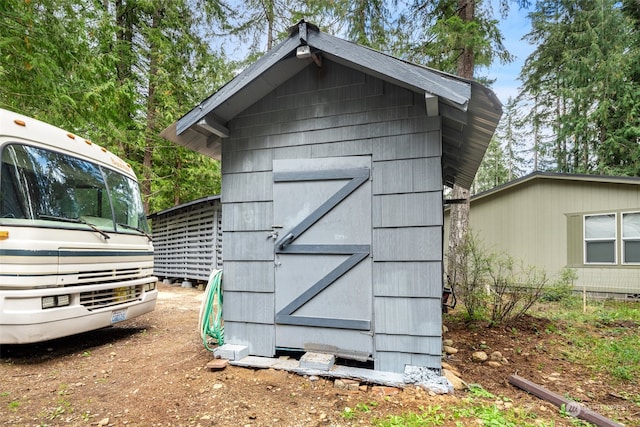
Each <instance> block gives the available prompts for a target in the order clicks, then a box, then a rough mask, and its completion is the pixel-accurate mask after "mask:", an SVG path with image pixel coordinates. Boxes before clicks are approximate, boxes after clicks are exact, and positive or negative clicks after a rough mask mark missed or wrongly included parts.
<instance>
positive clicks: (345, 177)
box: [273, 156, 373, 359]
mask: <svg viewBox="0 0 640 427" xmlns="http://www.w3.org/2000/svg"><path fill="white" fill-rule="evenodd" d="M370 168H371V158H370V157H368V156H366V157H346V158H345V157H341V158H327V159H305V160H275V161H274V164H273V199H274V201H273V204H274V235H276V234H277V236H276V237H275V245H274V251H275V263H276V268H275V287H276V289H275V291H276V296H275V299H276V313H275V317H276V347H278V348H286V349H302V350H324V351H331V352H334V353H336V354H339V355H342V356H344V357H353V358H357V359H364V358H368V357H370V355H371V354H372V352H373V344H372V341H373V338H372V333H371V330H372V304H373V301H372V299H373V297H372V285H371V257H370V253H371V181H370Z"/></svg>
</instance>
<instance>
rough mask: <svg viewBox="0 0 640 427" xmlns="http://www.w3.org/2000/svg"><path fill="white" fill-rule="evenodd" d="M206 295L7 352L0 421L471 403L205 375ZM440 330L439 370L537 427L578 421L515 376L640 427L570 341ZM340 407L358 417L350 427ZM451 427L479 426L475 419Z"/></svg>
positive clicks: (528, 330) (309, 418)
mask: <svg viewBox="0 0 640 427" xmlns="http://www.w3.org/2000/svg"><path fill="white" fill-rule="evenodd" d="M202 296H203V292H202V291H199V290H197V289H189V288H181V287H179V286H168V285H160V294H159V300H158V304H157V307H156V310H155V311H154V312H153V313H149V314H147V315H144V316H141V317H138V318H136V319H132V320H129V321H127V322H124V323H122V324H118V325H117V326H114V327H112V328H108V329H103V330H99V331H94V332H91V333H86V334H82V335H79V336H75V337H70V338H65V339H60V340H54V341H49V342H46V343H41V344H37V345H25V346H3V347H2V348H0V424H1V425H18V426H45V425H50V426H58V425H64V426H76V425H78V426H89V425H93V426H96V425H98V426H107V425H110V426H203V427H204V426H360V425H371V424H372V423H373V422H374V420H375V419H381V418H386V417H387V416H389V415H401V414H404V413H407V412H408V411H415V412H420V411H421V408H427V407H435V406H442V407H446V406H447V405H448V404H460V403H461V401H463V400H464V399H465V398H466V397H467V396H468V394H467V392H466V391H456V392H455V393H454V394H451V395H430V394H429V393H428V392H426V391H424V390H421V389H419V388H416V387H413V386H410V387H407V388H405V389H404V390H402V391H400V392H399V393H397V394H387V395H386V396H384V395H381V394H378V391H380V390H379V389H374V388H373V387H372V386H373V385H371V384H368V385H367V384H362V386H361V387H360V388H359V389H358V390H355V391H347V390H342V389H339V388H336V387H334V382H333V380H329V379H323V378H319V379H317V378H307V377H304V376H299V375H296V374H291V373H287V372H282V371H274V370H253V369H246V368H238V367H233V366H229V367H227V368H226V369H224V370H221V371H210V370H208V369H206V368H205V366H206V365H207V363H208V362H210V361H211V360H212V355H211V353H210V352H209V351H207V350H206V349H205V348H204V347H203V345H202V343H201V340H200V337H199V334H198V333H197V331H196V330H197V318H198V312H199V308H200V304H201V300H202ZM447 326H448V328H449V332H448V333H446V334H445V338H448V339H451V340H453V345H454V346H455V347H456V348H457V349H458V350H459V351H458V353H456V354H455V355H454V356H452V357H450V358H448V360H447V362H448V363H449V364H450V365H452V366H453V367H454V368H455V369H457V370H458V371H459V373H460V374H461V377H462V379H463V380H464V381H465V382H467V383H476V384H480V385H482V387H483V388H484V389H485V390H487V391H489V392H491V393H493V394H494V395H496V396H499V397H501V399H500V400H501V402H505V401H507V402H509V403H510V404H511V405H513V407H514V408H519V409H521V410H526V411H530V412H533V413H535V414H536V415H537V420H539V421H538V422H539V423H540V424H541V425H549V426H550V425H553V426H569V425H573V424H572V422H573V421H575V420H574V419H571V418H566V417H563V416H561V415H560V411H559V410H558V409H557V408H555V407H554V406H553V405H551V404H549V403H546V402H544V401H542V400H540V399H538V398H536V397H534V396H532V395H529V394H527V393H526V392H524V391H522V390H519V389H517V388H515V387H513V386H511V385H510V384H508V381H507V379H508V377H509V376H510V375H511V374H514V373H517V374H518V375H519V376H521V377H524V378H527V379H529V380H531V381H533V382H536V383H538V384H540V385H542V386H544V387H546V388H548V389H549V390H551V391H554V392H556V393H558V394H560V395H570V396H571V397H572V398H574V399H579V400H580V401H581V402H583V403H584V404H585V405H586V406H587V407H589V408H590V409H592V410H594V411H596V412H598V413H600V414H602V415H604V416H606V417H610V418H616V419H618V420H619V421H621V422H623V423H624V424H625V425H626V426H638V425H640V407H639V406H638V404H637V403H634V402H632V401H630V400H629V399H627V398H625V396H629V395H632V396H637V395H638V390H637V387H638V385H637V384H630V385H628V386H625V387H622V388H621V387H620V386H616V387H615V388H614V387H612V386H611V385H610V381H609V379H608V378H606V377H605V376H604V375H602V376H599V375H594V374H591V373H587V371H585V370H581V369H579V368H576V367H575V366H574V365H573V364H571V363H569V362H567V361H566V360H565V359H564V358H563V356H562V348H563V347H564V346H567V345H571V343H566V342H561V341H559V338H558V335H553V334H545V333H541V332H543V331H544V330H545V325H544V324H543V323H542V322H541V321H533V320H532V319H527V321H525V322H523V323H522V324H521V325H517V327H516V328H509V329H500V328H492V329H488V328H483V327H468V326H467V325H464V324H449V325H447ZM636 327H637V325H636ZM477 350H484V351H486V352H487V353H490V352H492V351H495V350H497V351H500V352H502V354H503V356H504V357H505V358H506V359H507V361H508V363H507V364H504V365H502V366H501V367H497V368H492V367H490V366H488V365H487V364H478V363H475V362H472V361H471V354H472V353H473V352H474V351H477ZM488 404H490V405H491V404H493V403H492V402H491V400H489V402H488ZM347 407H349V408H352V409H353V408H360V410H358V411H356V412H357V414H356V416H354V417H353V418H350V419H347V418H345V416H344V414H345V408H347ZM363 409H364V410H363ZM354 410H355V409H354ZM369 410H370V411H369ZM458 422H459V423H461V424H458V425H478V422H477V421H476V420H474V419H473V418H468V419H462V420H461V421H460V420H458ZM447 423H449V424H447ZM443 425H452V426H453V425H456V424H455V422H454V421H445V422H444V424H443Z"/></svg>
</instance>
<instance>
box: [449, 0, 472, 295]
mask: <svg viewBox="0 0 640 427" xmlns="http://www.w3.org/2000/svg"><path fill="white" fill-rule="evenodd" d="M458 14H459V15H460V17H461V18H462V19H463V20H464V21H465V22H470V21H472V20H473V19H474V17H475V0H458ZM473 67H474V52H473V48H472V47H471V46H463V47H462V52H461V55H460V57H459V58H458V64H457V74H458V75H459V76H460V77H464V78H468V79H470V78H473ZM452 198H453V199H456V200H458V199H462V200H463V202H462V203H455V204H453V205H451V209H450V211H449V247H448V253H449V259H448V262H447V277H448V281H449V283H450V284H456V283H458V282H459V281H460V280H461V279H462V272H461V268H460V267H461V266H462V262H463V259H462V256H463V254H462V250H461V249H462V247H463V245H464V244H465V242H466V239H467V232H468V229H469V190H468V189H466V188H464V187H461V186H459V185H457V184H454V185H453V195H452Z"/></svg>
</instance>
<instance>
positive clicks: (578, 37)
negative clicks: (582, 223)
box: [521, 0, 640, 175]
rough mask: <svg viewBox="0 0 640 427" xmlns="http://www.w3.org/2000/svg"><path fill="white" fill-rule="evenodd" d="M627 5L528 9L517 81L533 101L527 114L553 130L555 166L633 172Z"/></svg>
mask: <svg viewBox="0 0 640 427" xmlns="http://www.w3.org/2000/svg"><path fill="white" fill-rule="evenodd" d="M625 10H626V11H627V12H625ZM632 10H633V8H631V9H628V8H627V9H623V8H621V7H620V3H618V2H615V1H613V0H581V1H578V2H575V1H569V0H557V1H546V2H539V3H537V7H536V11H535V12H533V13H532V14H531V15H530V16H531V19H532V32H531V33H530V34H529V35H528V39H529V40H530V41H531V42H533V43H537V45H538V47H537V49H536V50H535V51H534V53H533V54H532V55H531V56H530V57H529V58H527V61H526V62H525V67H524V68H523V71H522V74H521V80H522V81H523V82H524V92H525V96H528V97H529V98H531V99H535V100H536V104H535V109H534V110H533V111H534V113H533V114H534V115H533V118H534V119H535V121H536V123H539V124H541V125H542V126H543V127H546V128H547V129H549V130H551V132H552V134H553V135H554V138H555V148H554V152H555V156H554V157H555V163H556V165H555V168H556V170H557V171H559V172H576V173H605V174H617V175H628V174H631V175H637V174H638V173H640V167H639V166H640V164H639V162H638V159H639V158H640V148H639V147H638V144H637V141H638V137H640V133H639V132H638V130H639V124H640V121H639V120H640V119H639V116H638V104H639V101H640V97H639V95H640V87H639V85H638V80H637V75H638V72H637V69H638V64H639V62H638V61H639V60H638V58H639V57H640V51H639V48H638V43H637V42H638V32H637V27H634V20H633V12H632ZM635 22H637V21H635ZM630 35H631V37H630Z"/></svg>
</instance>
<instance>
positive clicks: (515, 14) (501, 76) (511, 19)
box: [487, 4, 534, 104]
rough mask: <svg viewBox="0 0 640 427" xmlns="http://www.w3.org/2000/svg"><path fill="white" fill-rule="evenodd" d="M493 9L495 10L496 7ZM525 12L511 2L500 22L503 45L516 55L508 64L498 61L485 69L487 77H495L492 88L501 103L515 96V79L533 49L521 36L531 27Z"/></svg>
mask: <svg viewBox="0 0 640 427" xmlns="http://www.w3.org/2000/svg"><path fill="white" fill-rule="evenodd" d="M494 10H495V11H496V12H497V10H498V9H497V8H496V9H494ZM527 13H528V11H526V10H518V7H517V5H515V4H512V5H511V10H510V11H509V15H508V17H507V19H505V20H502V21H501V22H500V29H501V31H502V35H503V36H504V44H505V47H506V48H507V50H508V51H509V52H511V54H512V55H514V56H515V57H516V58H515V61H514V62H512V63H510V64H507V65H502V64H499V63H498V64H495V65H493V66H492V67H491V68H489V70H488V71H487V76H488V77H489V78H495V79H496V82H495V83H494V84H493V86H492V89H493V91H494V92H495V93H496V95H498V98H499V99H500V101H502V104H506V103H507V100H508V99H509V97H513V98H515V97H516V95H517V94H518V87H519V86H520V81H518V80H517V79H518V75H519V74H520V70H521V69H522V65H523V64H524V60H525V59H526V58H527V57H528V56H529V55H530V54H531V52H533V50H534V46H531V45H530V44H529V43H528V42H526V41H524V40H522V37H523V36H524V35H525V34H527V33H528V32H529V31H530V29H531V26H530V25H529V20H528V19H527Z"/></svg>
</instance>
